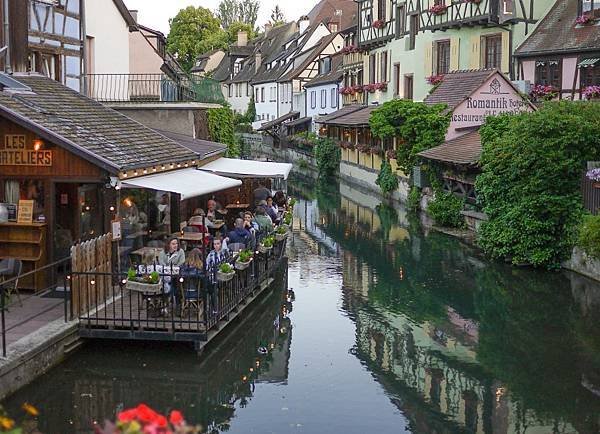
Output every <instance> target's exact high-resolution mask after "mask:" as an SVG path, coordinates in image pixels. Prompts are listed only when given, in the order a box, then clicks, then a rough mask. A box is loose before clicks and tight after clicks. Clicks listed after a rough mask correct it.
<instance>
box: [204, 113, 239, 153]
mask: <svg viewBox="0 0 600 434" xmlns="http://www.w3.org/2000/svg"><path fill="white" fill-rule="evenodd" d="M207 118H208V119H207V121H208V134H209V135H210V139H211V140H213V141H215V142H219V143H223V144H224V145H227V154H226V155H227V157H239V155H240V145H239V143H238V141H237V138H236V137H235V134H234V128H233V125H234V114H233V111H232V110H231V109H230V108H229V107H220V108H214V109H209V110H208V115H207Z"/></svg>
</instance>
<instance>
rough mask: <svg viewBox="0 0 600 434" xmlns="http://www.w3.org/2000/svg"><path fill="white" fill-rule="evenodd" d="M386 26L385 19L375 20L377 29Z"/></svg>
mask: <svg viewBox="0 0 600 434" xmlns="http://www.w3.org/2000/svg"><path fill="white" fill-rule="evenodd" d="M383 26H385V21H383V20H375V21H373V27H374V28H376V29H382V28H383Z"/></svg>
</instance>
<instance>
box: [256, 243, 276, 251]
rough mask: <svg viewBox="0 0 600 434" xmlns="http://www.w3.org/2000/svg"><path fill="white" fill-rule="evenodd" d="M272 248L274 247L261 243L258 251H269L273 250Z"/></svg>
mask: <svg viewBox="0 0 600 434" xmlns="http://www.w3.org/2000/svg"><path fill="white" fill-rule="evenodd" d="M272 248H273V247H266V246H263V245H262V244H259V245H258V251H259V252H260V253H267V252H268V251H269V250H271V249H272Z"/></svg>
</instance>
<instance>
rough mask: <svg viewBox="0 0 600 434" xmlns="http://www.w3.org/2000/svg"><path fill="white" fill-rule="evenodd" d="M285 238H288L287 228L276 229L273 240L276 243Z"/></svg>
mask: <svg viewBox="0 0 600 434" xmlns="http://www.w3.org/2000/svg"><path fill="white" fill-rule="evenodd" d="M287 236H288V229H287V226H284V225H282V226H279V227H278V228H277V230H276V231H275V239H276V240H277V241H283V240H285V239H286V238H287Z"/></svg>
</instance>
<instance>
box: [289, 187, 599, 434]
mask: <svg viewBox="0 0 600 434" xmlns="http://www.w3.org/2000/svg"><path fill="white" fill-rule="evenodd" d="M342 191H343V187H342ZM347 193H348V195H350V194H352V195H353V198H352V199H351V198H349V197H346V196H344V195H341V194H340V193H339V192H336V191H334V192H333V194H332V193H331V192H328V193H327V192H326V193H323V192H320V193H319V192H318V191H317V194H316V198H313V199H312V200H305V201H301V202H300V204H301V206H300V207H298V208H297V209H296V214H297V220H298V221H299V222H301V223H299V224H301V225H303V227H302V229H304V230H305V231H306V232H307V233H308V234H311V236H312V237H313V238H314V239H315V240H316V241H320V242H322V240H326V242H327V245H329V246H335V248H336V250H338V251H340V255H342V258H343V297H344V300H343V309H344V310H346V312H347V313H348V316H349V317H350V318H352V319H353V320H354V321H355V323H356V347H355V349H354V353H355V355H356V356H357V357H358V358H359V359H360V360H361V361H362V362H363V363H364V364H365V365H366V366H367V368H368V369H370V370H371V371H372V372H373V374H374V375H375V376H376V378H377V379H378V381H380V382H381V384H382V385H383V386H384V387H385V388H386V391H387V392H388V393H389V394H390V396H391V399H392V400H393V401H394V403H396V405H398V407H399V408H400V410H401V411H403V413H404V414H405V415H406V416H407V417H408V418H409V419H410V421H411V427H412V429H413V430H414V432H427V433H456V432H463V431H464V432H476V433H524V432H551V433H571V432H579V433H597V432H600V416H599V415H600V377H599V374H600V358H599V357H598V354H600V353H599V352H598V350H599V349H600V339H599V338H598V336H599V333H598V331H597V324H599V322H598V319H600V318H598V312H600V287H599V286H598V284H596V283H592V282H590V281H589V280H587V279H585V278H582V277H578V276H573V275H572V274H568V273H549V272H541V271H534V270H527V269H515V268H511V267H509V266H504V265H502V264H491V263H488V262H486V261H485V260H484V259H483V258H481V257H480V255H479V253H478V252H477V251H476V250H474V249H471V248H469V247H466V246H464V245H462V244H461V243H460V242H459V241H457V240H455V239H451V238H449V237H447V236H444V235H441V234H438V233H423V232H422V230H421V229H420V226H419V224H418V222H413V221H412V220H411V219H410V217H409V216H407V215H406V214H405V213H402V212H398V211H397V210H395V209H393V208H390V207H388V206H385V205H373V206H363V205H360V204H365V203H369V201H371V202H372V199H370V198H368V197H366V196H364V195H360V193H357V192H351V191H350V190H347ZM319 194H320V195H319ZM324 196H325V197H324Z"/></svg>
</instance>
